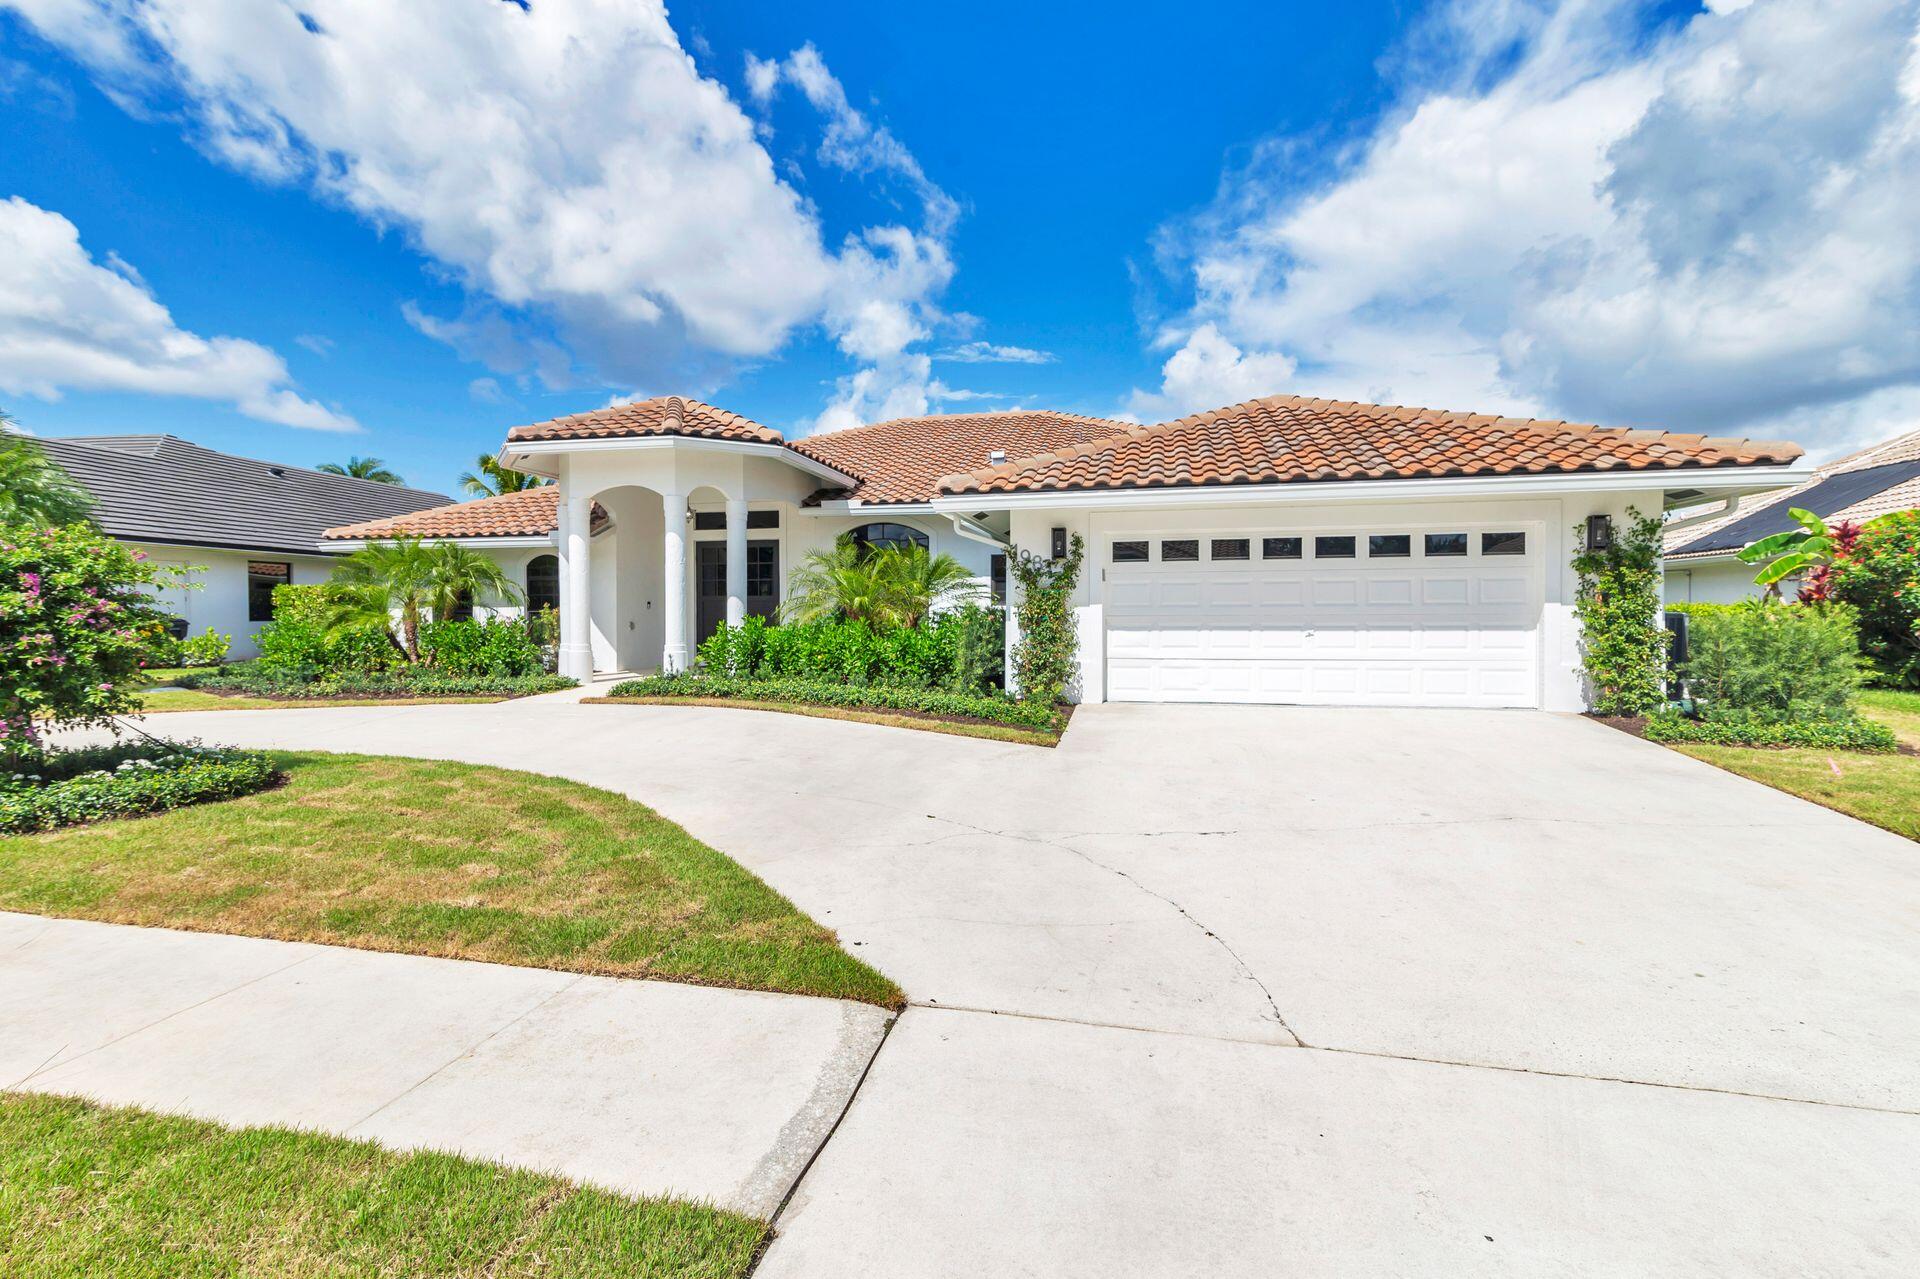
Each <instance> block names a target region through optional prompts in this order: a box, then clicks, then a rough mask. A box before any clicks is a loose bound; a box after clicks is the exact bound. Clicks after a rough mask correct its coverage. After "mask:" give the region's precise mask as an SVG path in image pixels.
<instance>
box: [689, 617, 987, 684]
mask: <svg viewBox="0 0 1920 1279" xmlns="http://www.w3.org/2000/svg"><path fill="white" fill-rule="evenodd" d="M1005 647H1006V622H1005V620H1004V618H1003V617H1002V615H1001V614H1000V612H999V611H998V610H995V609H989V608H984V607H980V606H978V605H973V606H969V607H967V608H963V609H957V610H955V611H953V612H950V613H942V614H940V615H938V616H936V617H931V618H928V619H927V621H926V623H925V624H924V625H922V626H919V627H911V628H910V627H904V626H898V627H887V628H882V629H876V628H874V627H872V626H869V625H868V624H867V623H865V622H846V621H826V622H808V623H804V624H795V625H788V626H773V625H770V624H768V623H767V622H766V621H765V620H763V619H761V618H758V617H749V618H747V619H746V620H745V621H744V622H742V623H741V624H740V625H739V626H731V627H730V626H726V625H722V626H721V627H720V629H718V630H717V631H715V632H714V633H713V634H712V635H711V636H710V637H708V639H707V640H706V641H705V642H704V643H702V644H701V645H700V648H699V654H698V656H699V662H700V666H701V667H702V668H703V669H705V670H706V671H708V672H710V673H712V674H715V675H724V676H726V677H728V678H730V679H783V680H785V679H792V680H805V681H808V682H816V683H829V684H851V685H854V686H856V687H866V686H869V685H886V686H888V687H893V688H922V689H946V690H949V691H951V692H956V693H979V692H985V691H987V690H988V689H989V688H991V687H993V686H994V685H996V684H999V683H1001V682H1002V671H1003V668H1004V664H1005V663H1004V654H1005Z"/></svg>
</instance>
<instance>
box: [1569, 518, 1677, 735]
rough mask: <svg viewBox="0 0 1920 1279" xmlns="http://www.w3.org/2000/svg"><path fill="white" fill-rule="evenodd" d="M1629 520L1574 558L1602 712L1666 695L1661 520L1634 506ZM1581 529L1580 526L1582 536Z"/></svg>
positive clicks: (1630, 709)
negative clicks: (1603, 541) (1602, 544)
mask: <svg viewBox="0 0 1920 1279" xmlns="http://www.w3.org/2000/svg"><path fill="white" fill-rule="evenodd" d="M1626 525H1627V527H1626V529H1625V531H1624V532H1618V533H1616V534H1615V536H1614V537H1613V539H1612V541H1611V544H1610V545H1608V546H1607V547H1605V548H1604V549H1594V550H1582V551H1581V552H1580V553H1579V554H1578V555H1576V556H1574V558H1573V571H1574V573H1575V574H1576V575H1577V576H1578V579H1579V585H1578V588H1577V591H1576V594H1575V597H1574V610H1573V611H1574V616H1575V617H1577V618H1578V619H1579V621H1580V661H1581V669H1582V670H1583V671H1584V672H1585V673H1586V677H1587V684H1588V688H1589V693H1590V700H1591V703H1592V706H1593V709H1594V710H1595V711H1596V712H1598V713H1599V714H1602V715H1638V714H1641V713H1642V712H1644V711H1647V710H1649V709H1651V708H1653V707H1655V706H1658V705H1660V704H1661V702H1662V701H1664V700H1665V690H1664V684H1665V678H1666V662H1667V642H1668V637H1667V632H1666V629H1665V627H1663V626H1662V625H1661V620H1660V545H1661V536H1662V535H1661V521H1660V519H1659V517H1657V516H1646V515H1641V514H1640V512H1639V511H1637V510H1635V509H1633V508H1631V507H1629V508H1628V509H1627V519H1626ZM1583 533H1584V530H1583V529H1582V527H1581V526H1580V525H1575V526H1574V538H1575V540H1576V542H1578V541H1579V540H1580V539H1581V537H1582V535H1583Z"/></svg>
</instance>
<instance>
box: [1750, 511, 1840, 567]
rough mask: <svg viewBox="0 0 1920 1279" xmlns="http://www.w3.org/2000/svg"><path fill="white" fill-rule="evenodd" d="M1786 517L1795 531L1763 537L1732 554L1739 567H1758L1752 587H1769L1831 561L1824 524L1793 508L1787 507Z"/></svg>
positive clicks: (1831, 542) (1829, 535)
mask: <svg viewBox="0 0 1920 1279" xmlns="http://www.w3.org/2000/svg"><path fill="white" fill-rule="evenodd" d="M1787 514H1788V515H1789V516H1791V517H1792V518H1793V522H1794V523H1796V524H1798V525H1799V526H1800V527H1799V528H1796V529H1789V530H1787V531H1786V532H1785V533H1775V534H1774V535H1773V536H1771V537H1763V538H1761V539H1760V540H1759V541H1757V542H1753V543H1751V544H1749V545H1747V546H1744V547H1742V548H1741V549H1740V550H1739V551H1737V552H1735V554H1736V555H1737V556H1738V557H1739V558H1740V560H1741V561H1742V562H1743V563H1746V564H1760V565H1761V568H1760V571H1759V572H1758V573H1757V574H1755V575H1754V579H1753V584H1754V585H1755V586H1768V587H1771V586H1773V585H1774V584H1775V583H1776V582H1778V581H1780V579H1781V578H1784V577H1792V576H1793V575H1794V574H1795V573H1801V572H1806V571H1807V570H1809V569H1815V568H1819V567H1822V566H1823V565H1826V564H1829V563H1831V562H1832V560H1833V552H1834V540H1833V533H1832V532H1831V531H1830V530H1829V529H1828V528H1827V522H1826V521H1825V520H1823V519H1821V518H1820V517H1819V516H1818V515H1815V514H1814V513H1813V512H1812V511H1805V510H1802V509H1800V508H1799V507H1797V506H1793V507H1788V508H1787ZM1763 560H1764V561H1765V563H1764V564H1762V563H1761V561H1763Z"/></svg>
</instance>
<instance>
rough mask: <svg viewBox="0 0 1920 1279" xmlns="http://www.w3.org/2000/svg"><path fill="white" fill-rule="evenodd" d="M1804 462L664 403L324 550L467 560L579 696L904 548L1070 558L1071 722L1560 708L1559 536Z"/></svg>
mask: <svg viewBox="0 0 1920 1279" xmlns="http://www.w3.org/2000/svg"><path fill="white" fill-rule="evenodd" d="M1799 457H1800V450H1799V448H1797V447H1796V446H1794V445H1791V444H1779V443H1766V442H1754V441H1748V440H1741V439H1719V438H1708V437H1703V436H1699V435H1684V434H1675V433H1668V432H1661V431H1639V430H1616V429H1608V428H1603V427H1595V426H1583V425H1578V424H1573V423H1566V422H1544V421H1530V420H1529V421H1522V420H1517V419H1512V418H1501V417H1493V416H1487V415H1475V414H1464V413H1449V412H1441V411H1436V410H1429V409H1414V408H1393V407H1386V406H1380V405H1370V404H1353V403H1345V402H1341V401H1331V400H1318V399H1304V398H1300V397H1292V396H1275V397H1270V398H1267V399H1261V400H1253V401H1249V402H1247V403H1245V404H1237V405H1232V406H1230V407H1227V408H1222V409H1216V410H1214V411H1212V412H1208V413H1199V414H1194V415H1192V416H1190V417H1185V418H1181V419H1180V420H1179V421H1176V422H1163V423H1158V424H1155V425H1150V426H1136V425H1132V424H1129V423H1125V422H1118V421H1109V420H1104V419H1100V418H1089V417H1079V416H1075V415H1072V414H1066V413H1053V412H1046V411H1040V410H1016V411H1011V412H1003V413H964V414H951V415H943V416H935V417H920V418H906V419H901V420H897V421H891V422H881V423H876V424H874V425H871V426H861V427H855V428H853V429H850V430H845V431H835V432H831V433H826V434H820V435H811V436H807V437H805V438H802V439H796V440H787V439H785V438H784V437H783V436H781V435H780V434H779V433H778V432H777V431H774V430H772V429H771V428H768V427H766V426H763V425H761V424H760V423H758V422H754V421H751V420H750V419H747V418H744V417H741V416H740V415H739V414H736V413H730V412H728V411H726V410H724V409H719V408H715V407H714V406H712V405H709V404H703V403H700V402H699V401H697V400H689V399H684V398H682V397H679V396H662V397H658V398H656V399H652V400H645V401H641V402H638V403H635V404H627V405H619V406H615V407H611V408H606V409H600V410H596V411H594V412H591V413H580V414H575V415H573V416H570V417H564V418H557V419H554V420H553V421H549V422H540V423H536V424H533V425H529V426H521V427H516V428H514V429H513V430H512V431H510V432H509V433H508V436H507V440H506V443H505V445H504V446H503V447H502V449H501V451H500V459H501V461H502V462H503V463H504V464H506V465H507V466H510V467H513V468H515V469H518V470H521V471H526V472H530V473H533V474H537V475H544V476H549V477H551V478H553V479H554V480H555V481H556V483H555V484H554V485H553V486H551V487H549V488H545V489H540V490H535V491H534V493H533V494H532V495H515V496H516V497H518V498H520V499H521V500H519V501H517V502H510V501H508V500H507V499H498V498H496V499H487V500H485V501H480V502H467V503H460V504H457V505H452V506H447V507H444V508H439V509H436V510H430V511H423V512H418V513H414V514H409V515H404V516H400V517H397V518H392V519H387V520H378V521H371V522H361V523H357V524H352V525H346V526H343V527H339V528H335V529H332V530H330V531H329V532H328V533H327V535H326V541H327V543H328V544H329V545H331V546H335V547H350V546H355V545H360V544H362V543H364V542H365V541H367V540H369V539H375V538H379V537H382V536H389V535H391V534H393V533H395V532H410V533H417V534H420V535H423V536H431V537H436V538H446V539H451V540H455V541H458V542H460V543H462V544H465V545H469V546H473V547H476V548H483V549H488V550H489V551H490V552H491V553H492V554H494V555H495V556H497V557H498V558H499V559H500V560H501V561H502V562H503V564H506V565H507V566H508V567H509V569H510V571H512V572H514V573H516V574H519V575H522V576H523V577H524V579H525V581H526V582H527V584H528V594H529V596H530V598H532V599H533V600H534V601H535V602H536V603H538V602H542V601H548V600H550V601H553V602H557V604H558V606H559V609H560V623H561V663H562V670H563V671H564V672H566V673H568V674H572V675H575V676H579V677H586V676H589V675H592V674H594V673H598V672H609V671H620V670H652V669H656V668H659V669H667V670H678V669H683V668H684V667H685V666H686V665H687V664H688V661H689V657H690V654H691V653H692V650H693V649H694V647H695V646H696V645H697V644H698V643H699V641H700V640H701V639H703V638H704V637H705V636H707V635H708V634H710V633H711V632H712V631H713V629H714V628H715V627H716V626H718V625H719V624H720V623H721V622H722V621H726V620H737V619H739V618H742V617H744V616H746V615H747V614H748V613H761V614H769V613H771V612H772V610H773V609H774V608H775V607H777V605H778V603H779V601H780V596H781V592H782V589H783V585H784V583H785V581H786V577H787V574H788V572H789V571H790V570H791V569H792V568H793V567H794V566H795V565H796V564H798V562H799V561H800V560H801V558H802V557H804V556H805V555H806V554H807V553H808V552H810V551H813V550H816V549H822V548H825V547H829V546H831V545H833V543H834V541H835V540H836V539H837V538H840V537H851V538H853V539H854V540H856V541H859V542H864V543H868V544H900V543H918V544H919V545H922V546H925V547H926V548H927V549H928V550H929V551H931V552H933V553H935V554H939V553H943V552H944V553H948V554H951V555H953V556H955V557H956V558H958V559H960V560H961V561H962V562H963V563H965V564H967V565H968V566H969V567H971V568H972V569H973V571H974V572H975V573H976V574H978V575H979V577H980V578H981V579H982V581H990V582H992V583H993V585H994V587H995V588H996V590H1001V589H1004V583H1005V564H1006V557H1007V556H1009V555H1013V554H1018V553H1022V552H1027V553H1032V554H1037V555H1043V556H1045V555H1050V554H1052V553H1053V551H1054V549H1055V548H1056V547H1057V546H1059V545H1062V544H1064V543H1066V542H1067V541H1068V540H1069V539H1071V538H1072V537H1073V536H1075V535H1077V536H1079V537H1080V538H1082V539H1083V540H1084V542H1085V544H1086V554H1087V561H1086V567H1085V570H1084V572H1083V573H1082V576H1081V582H1080V586H1079V589H1078V591H1077V592H1076V594H1075V597H1074V607H1075V610H1076V614H1077V618H1078V624H1079V634H1080V668H1081V670H1080V678H1079V680H1078V681H1077V682H1076V685H1075V687H1074V690H1073V692H1074V693H1075V695H1077V696H1078V697H1079V698H1080V699H1081V700H1084V701H1105V700H1114V701H1123V700H1124V701H1216V702H1217V701H1239V702H1283V703H1304V704H1365V705H1391V706H1487V707H1492V706H1531V707H1544V708H1547V709H1552V710H1574V709H1579V708H1581V707H1582V706H1583V704H1584V698H1583V692H1582V689H1581V685H1580V680H1579V676H1578V667H1579V652H1578V647H1577V631H1576V627H1575V623H1574V619H1573V611H1572V605H1573V591H1574V581H1573V575H1572V572H1571V570H1570V569H1569V568H1568V560H1569V558H1570V557H1571V555H1572V553H1573V542H1572V536H1573V535H1572V532H1571V530H1572V529H1573V527H1574V526H1575V525H1582V526H1584V525H1585V522H1586V521H1587V519H1588V517H1590V516H1606V517H1611V518H1612V519H1613V520H1615V521H1618V520H1621V519H1623V518H1624V516H1625V514H1626V512H1627V509H1628V508H1629V507H1637V508H1639V509H1640V510H1642V511H1646V512H1654V511H1665V510H1672V509H1674V508H1676V507H1682V506H1691V505H1698V504H1700V503H1702V502H1703V501H1707V500H1710V499H1714V498H1718V497H1721V496H1725V495H1731V496H1734V497H1739V496H1744V495H1747V494H1752V493H1759V492H1763V491H1767V490H1771V489H1778V488H1781V487H1783V486H1788V485H1793V484H1798V483H1799V482H1800V481H1801V480H1803V479H1805V478H1806V476H1807V474H1808V472H1807V471H1806V470H1805V469H1804V468H1802V467H1800V466H1798V465H1797V462H1798V459H1799ZM536 588H537V589H536ZM1010 629H1011V628H1010ZM1013 638H1015V637H1013V636H1012V635H1010V636H1009V642H1010V643H1011V642H1012V639H1013Z"/></svg>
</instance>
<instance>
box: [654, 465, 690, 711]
mask: <svg viewBox="0 0 1920 1279" xmlns="http://www.w3.org/2000/svg"><path fill="white" fill-rule="evenodd" d="M660 508H661V511H662V513H663V515H664V517H665V525H666V527H665V529H664V533H665V537H664V541H665V542H666V551H667V563H666V589H665V590H664V591H662V595H663V596H664V598H665V604H666V609H665V612H666V616H665V617H663V618H662V619H661V622H662V624H663V626H664V629H665V630H666V648H665V651H664V652H662V653H661V655H660V669H661V670H662V671H663V672H667V673H671V672H673V671H684V670H686V669H687V495H686V494H685V493H662V494H661V495H660Z"/></svg>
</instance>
